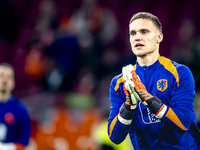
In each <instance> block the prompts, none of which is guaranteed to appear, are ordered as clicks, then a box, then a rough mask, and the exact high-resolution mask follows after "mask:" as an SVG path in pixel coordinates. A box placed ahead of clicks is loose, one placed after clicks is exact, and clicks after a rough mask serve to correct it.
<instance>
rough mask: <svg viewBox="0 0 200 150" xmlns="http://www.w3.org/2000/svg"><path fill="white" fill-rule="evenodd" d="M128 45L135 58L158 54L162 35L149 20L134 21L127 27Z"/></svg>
mask: <svg viewBox="0 0 200 150" xmlns="http://www.w3.org/2000/svg"><path fill="white" fill-rule="evenodd" d="M129 33H130V44H131V48H132V51H133V53H134V54H135V55H136V56H137V57H145V56H147V55H150V56H151V55H153V54H155V53H158V49H159V43H160V42H161V41H162V39H163V35H162V33H160V31H159V29H158V28H157V27H156V26H155V25H154V24H153V22H152V21H151V20H149V19H142V18H140V19H136V20H134V21H133V22H132V23H131V24H130V25H129Z"/></svg>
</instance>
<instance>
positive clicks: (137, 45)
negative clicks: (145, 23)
mask: <svg viewBox="0 0 200 150" xmlns="http://www.w3.org/2000/svg"><path fill="white" fill-rule="evenodd" d="M143 46H144V45H143V44H141V43H137V44H135V47H136V48H141V47H143Z"/></svg>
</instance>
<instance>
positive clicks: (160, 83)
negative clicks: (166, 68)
mask: <svg viewBox="0 0 200 150" xmlns="http://www.w3.org/2000/svg"><path fill="white" fill-rule="evenodd" d="M167 88H168V84H167V80H166V79H160V80H158V81H157V89H158V90H159V91H162V92H164V91H165V90H166V89H167Z"/></svg>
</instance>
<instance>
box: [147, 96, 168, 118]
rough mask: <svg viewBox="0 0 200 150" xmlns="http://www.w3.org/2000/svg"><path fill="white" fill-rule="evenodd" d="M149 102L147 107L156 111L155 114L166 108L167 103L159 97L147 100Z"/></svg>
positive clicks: (153, 111)
mask: <svg viewBox="0 0 200 150" xmlns="http://www.w3.org/2000/svg"><path fill="white" fill-rule="evenodd" d="M146 102H147V104H148V105H147V107H148V108H149V109H150V110H151V112H152V113H154V114H155V115H157V114H158V113H159V112H161V111H162V110H164V109H166V107H165V104H164V103H163V102H162V101H161V100H160V99H159V98H158V97H155V96H154V97H153V98H151V99H149V100H147V101H146ZM162 112H163V111H162Z"/></svg>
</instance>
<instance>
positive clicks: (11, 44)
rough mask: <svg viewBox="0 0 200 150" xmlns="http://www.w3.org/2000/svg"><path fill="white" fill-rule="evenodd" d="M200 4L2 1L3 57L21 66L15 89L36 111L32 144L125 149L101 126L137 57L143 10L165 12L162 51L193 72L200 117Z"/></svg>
mask: <svg viewBox="0 0 200 150" xmlns="http://www.w3.org/2000/svg"><path fill="white" fill-rule="evenodd" d="M199 4H200V2H199V1H198V0H192V1H189V0H176V1H173V0H164V1H162V2H160V1H159V0H153V2H149V1H146V0H140V1H134V0H127V1H123V0H117V1H116V0H109V1H106V0H102V1H99V0H29V1H27V0H1V1H0V22H1V23H0V52H1V55H0V62H8V63H10V64H11V65H13V66H14V69H15V72H16V73H15V74H16V75H15V76H16V89H15V91H14V92H13V94H14V95H15V96H16V97H18V98H20V99H21V100H22V102H23V103H24V104H25V105H26V106H27V108H28V110H29V113H30V115H31V120H32V122H31V123H32V140H31V142H30V143H31V144H30V146H29V149H31V148H32V149H34V148H35V149H48V150H51V149H57V150H65V149H66V150H67V149H73V150H76V149H77V150H78V149H92V150H96V149H109V147H110V148H111V147H112V148H113V149H117V147H116V148H115V146H113V145H110V143H109V142H108V141H109V139H108V140H107V141H106V140H105V141H103V140H100V139H101V136H103V135H101V132H99V131H98V130H100V129H102V132H105V133H106V132H107V131H105V130H106V129H105V126H106V124H105V123H104V121H105V120H106V119H107V118H108V115H109V114H108V113H109V107H110V101H109V84H110V82H111V80H112V78H113V77H114V76H115V75H117V74H120V73H121V68H122V66H124V65H127V64H129V63H132V64H134V63H135V61H136V59H135V57H134V56H133V54H132V51H131V48H130V45H129V33H128V25H129V20H130V18H131V17H132V15H133V14H134V13H136V12H138V11H148V12H151V13H153V14H155V15H156V16H158V18H160V21H161V23H162V25H163V33H164V39H165V40H164V41H163V42H162V43H161V49H160V54H161V55H164V56H166V57H169V58H170V59H172V60H174V61H176V62H179V63H182V64H185V65H187V66H188V67H189V68H190V70H191V71H192V73H193V76H194V79H195V82H196V83H195V84H196V92H197V97H196V100H195V108H196V112H197V120H198V121H199V122H200V39H199V35H200V30H199V29H198V28H197V27H198V26H199V25H200V21H199V20H198V19H197V18H198V14H199V13H200V10H199V9H198V7H196V6H198V5H199ZM100 125H102V126H103V125H104V126H103V127H102V128H101V127H100ZM41 139H42V140H41ZM102 139H105V138H102ZM125 145H126V146H127V145H129V142H127V143H126V144H125ZM36 147H37V148H36ZM60 147H62V148H60ZM59 148H60V149H59ZM130 150H131V149H130Z"/></svg>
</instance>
